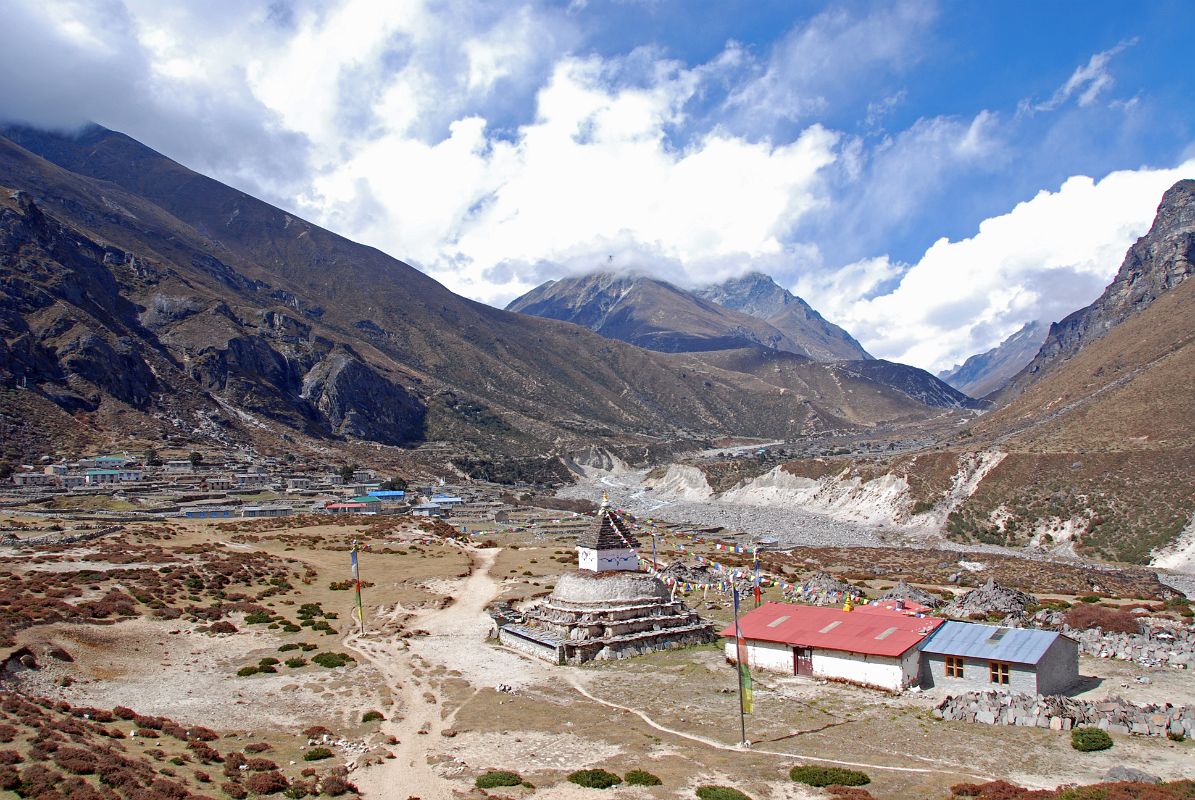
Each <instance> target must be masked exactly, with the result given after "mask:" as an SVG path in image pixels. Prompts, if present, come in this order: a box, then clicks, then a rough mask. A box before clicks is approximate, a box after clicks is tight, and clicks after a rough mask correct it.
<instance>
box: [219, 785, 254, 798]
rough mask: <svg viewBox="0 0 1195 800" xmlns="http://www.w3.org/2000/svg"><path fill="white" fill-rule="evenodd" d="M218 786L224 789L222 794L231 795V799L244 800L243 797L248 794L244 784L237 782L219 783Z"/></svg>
mask: <svg viewBox="0 0 1195 800" xmlns="http://www.w3.org/2000/svg"><path fill="white" fill-rule="evenodd" d="M220 788H221V789H222V790H223V791H224V794H226V795H228V796H229V797H231V798H232V800H245V798H246V797H248V796H249V792H247V791H246V790H245V787H244V786H241V785H240V784H239V783H233V782H232V781H229V782H228V783H222V784H220Z"/></svg>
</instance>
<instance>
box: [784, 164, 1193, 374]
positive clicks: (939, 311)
mask: <svg viewBox="0 0 1195 800" xmlns="http://www.w3.org/2000/svg"><path fill="white" fill-rule="evenodd" d="M1192 174H1195V159H1193V160H1190V161H1187V162H1186V163H1184V164H1182V165H1180V166H1178V167H1176V168H1174V169H1140V170H1135V171H1120V172H1113V173H1111V174H1109V175H1108V176H1106V177H1105V178H1103V179H1102V180H1100V181H1098V182H1096V181H1093V180H1092V179H1091V178H1088V177H1084V176H1075V177H1072V178H1070V179H1068V180H1067V181H1066V182H1065V183H1063V184H1062V186H1061V188H1059V190H1058V191H1056V192H1049V191H1042V192H1040V193H1039V194H1038V195H1037V196H1036V197H1034V198H1033V199H1032V200H1028V201H1026V202H1023V203H1020V204H1018V205H1017V206H1016V207H1015V208H1013V209H1012V210H1011V211H1009V212H1008V213H1007V214H1003V215H1001V216H998V217H992V218H990V219H987V220H984V221H983V222H982V223H980V225H979V230H978V232H977V233H976V234H975V235H974V236H972V237H970V238H968V239H963V240H961V241H957V242H951V241H949V240H947V239H940V240H939V241H937V242H935V243H934V244H933V246H931V247H930V248H929V249H928V250H927V251H926V252H925V254H924V255H923V256H922V257H921V259H920V260H919V261H918V262H917V263H916V264H914V265H912V266H909V267H905V266H904V265H898V264H893V263H891V262H890V260H889V259H887V258H886V257H883V258H878V259H868V260H866V261H860V262H858V263H855V264H851V265H848V266H847V267H845V268H843V269H841V270H838V271H836V272H823V273H821V274H814V275H807V276H805V277H804V278H802V279H801V280H800V281H799V282H798V284H797V286H796V288H795V291H797V292H798V293H800V294H802V296H804V297H805V298H806V299H808V300H809V301H810V302H811V303H812V304H813V305H814V306H815V307H816V308H818V309H819V310H821V311H822V312H823V313H824V314H825V315H826V316H827V317H828V318H830V319H833V320H834V321H835V322H838V323H839V324H842V325H844V326H845V327H846V328H847V329H848V330H850V331H851V332H852V333H853V334H854V335H855V337H856V338H857V339H859V340H860V342H861V343H862V344H863V346H864V347H866V348H867V349H868V350H869V351H870V352H871V353H873V354H874V355H877V356H879V357H882V358H888V359H892V360H896V361H902V362H904V363H907V364H913V365H915V366H919V367H924V368H925V369H929V370H931V371H935V372H936V371H939V370H941V369H945V368H947V367H950V366H952V365H954V364H956V363H959V362H960V361H962V360H964V359H965V358H966V357H967V356H970V355H972V354H974V353H977V352H982V351H984V350H987V349H989V348H991V347H994V346H995V345H996V344H998V343H999V342H1000V341H1002V340H1003V339H1004V338H1006V337H1007V336H1009V335H1011V334H1012V333H1014V332H1015V331H1016V330H1018V329H1019V328H1020V327H1021V326H1022V325H1023V324H1024V323H1025V322H1028V321H1030V320H1035V319H1040V320H1046V321H1057V320H1059V319H1061V318H1062V317H1063V316H1065V315H1066V314H1068V313H1070V312H1071V311H1074V310H1075V309H1078V308H1081V307H1082V306H1085V305H1087V304H1088V303H1090V302H1091V301H1092V300H1094V299H1095V298H1096V297H1097V296H1098V295H1099V293H1100V292H1101V291H1102V290H1103V287H1104V286H1106V285H1107V284H1108V283H1109V282H1110V281H1111V279H1112V277H1113V276H1114V275H1115V274H1116V270H1117V268H1118V267H1119V265H1120V263H1121V261H1122V260H1123V259H1124V254H1125V251H1126V250H1127V249H1128V247H1129V246H1130V245H1131V244H1132V243H1133V242H1134V241H1135V240H1136V239H1137V237H1139V236H1141V235H1143V234H1144V233H1145V232H1146V231H1147V230H1148V229H1149V226H1150V223H1151V222H1152V221H1153V217H1154V212H1155V209H1156V208H1157V204H1158V201H1159V199H1160V198H1161V196H1162V193H1163V192H1164V191H1165V190H1166V189H1168V188H1169V187H1170V186H1171V185H1172V184H1173V183H1174V182H1176V181H1178V180H1179V179H1181V178H1185V177H1190V176H1191V175H1192ZM901 272H903V275H902V276H901V278H900V280H899V283H898V284H897V285H896V286H895V287H889V288H884V282H885V281H891V280H892V279H893V278H894V277H895V276H896V275H898V274H900V273H901ZM877 290H880V293H879V294H878V295H875V296H871V295H873V294H875V292H876V291H877Z"/></svg>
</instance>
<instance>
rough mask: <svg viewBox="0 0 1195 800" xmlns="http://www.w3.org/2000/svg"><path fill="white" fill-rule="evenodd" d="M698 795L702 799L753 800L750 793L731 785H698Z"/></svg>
mask: <svg viewBox="0 0 1195 800" xmlns="http://www.w3.org/2000/svg"><path fill="white" fill-rule="evenodd" d="M697 796H698V797H699V798H701V800H751V798H750V797H749V796H748V795H745V794H743V793H742V792H740V791H739V790H738V789H732V788H730V787H729V786H698V787H697Z"/></svg>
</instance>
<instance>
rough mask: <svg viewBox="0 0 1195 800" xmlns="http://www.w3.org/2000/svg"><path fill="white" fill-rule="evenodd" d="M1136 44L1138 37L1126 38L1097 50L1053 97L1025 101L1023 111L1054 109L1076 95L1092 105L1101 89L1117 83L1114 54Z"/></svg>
mask: <svg viewBox="0 0 1195 800" xmlns="http://www.w3.org/2000/svg"><path fill="white" fill-rule="evenodd" d="M1135 44H1137V40H1136V39H1126V40H1124V41H1122V42H1119V43H1118V44H1117V45H1116V46H1115V47H1111V48H1109V49H1107V50H1102V51H1100V52H1098V53H1096V54H1095V55H1093V56H1092V57H1091V58H1090V59H1088V61H1087V63H1086V64H1083V65H1081V66H1078V67H1076V68H1075V71H1074V72H1072V73H1071V76H1070V77H1069V78H1067V81H1066V83H1064V84H1062V86H1059V87H1058V89H1057V90H1056V91H1055V92H1054V94H1053V95H1052V96H1051V97H1050V99H1049V100H1046V101H1044V102H1041V103H1030V102H1029V101H1025V102H1023V103H1022V104H1021V111H1022V112H1025V111H1053V110H1054V109H1056V108H1058V107H1059V106H1061V105H1062V104H1063V103H1065V102H1066V101H1067V100H1070V99H1071V98H1072V97H1075V96H1077V97H1078V99H1077V100H1076V101H1075V102H1076V103H1077V104H1078V105H1079V106H1080V107H1086V106H1089V105H1091V104H1092V103H1094V102H1095V101H1096V99H1097V98H1098V97H1099V96H1100V93H1102V92H1103V91H1104V90H1105V89H1110V88H1111V87H1112V84H1113V83H1115V81H1114V80H1113V78H1112V73H1111V72H1110V71H1109V69H1108V63H1109V62H1110V61H1111V60H1112V57H1113V56H1116V55H1119V54H1120V53H1123V52H1124V51H1125V50H1126V49H1128V48H1130V47H1132V46H1133V45H1135Z"/></svg>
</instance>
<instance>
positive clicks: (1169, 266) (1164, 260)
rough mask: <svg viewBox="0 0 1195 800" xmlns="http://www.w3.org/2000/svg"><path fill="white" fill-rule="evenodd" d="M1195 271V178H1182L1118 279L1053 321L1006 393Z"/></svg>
mask: <svg viewBox="0 0 1195 800" xmlns="http://www.w3.org/2000/svg"><path fill="white" fill-rule="evenodd" d="M1192 273H1195V180H1182V181H1179V182H1178V183H1176V184H1175V185H1174V186H1172V187H1170V189H1168V190H1167V191H1166V193H1165V194H1164V195H1163V196H1162V202H1161V204H1160V205H1159V206H1158V213H1157V216H1156V217H1155V218H1154V223H1153V226H1152V227H1151V228H1150V229H1149V232H1148V233H1147V234H1145V236H1142V237H1141V238H1140V239H1138V240H1137V242H1136V244H1134V245H1133V246H1132V247H1130V248H1129V251H1128V253H1127V254H1125V257H1124V261H1123V262H1122V263H1121V265H1120V269H1119V270H1118V271H1117V273H1116V277H1115V278H1114V279H1113V281H1112V283H1110V284H1108V286H1107V288H1105V289H1104V292H1103V294H1101V295H1100V296H1099V298H1098V299H1096V301H1095V302H1094V303H1092V304H1091V305H1089V306H1087V307H1086V308H1082V309H1079V310H1078V311H1076V312H1075V313H1073V314H1071V315H1069V316H1067V317H1066V318H1065V319H1063V320H1062V321H1061V322H1057V323H1054V324H1053V325H1051V326H1050V332H1049V334H1048V335H1047V337H1046V341H1045V343H1044V344H1042V347H1041V351H1040V352H1039V353H1038V354H1037V356H1036V357H1035V358H1034V359H1033V361H1031V362H1030V363H1029V365H1028V366H1027V367H1025V369H1024V370H1022V371H1021V372H1020V373H1019V374H1018V375H1017V376H1016V377H1015V378H1014V379H1013V380H1012V381H1011V383H1010V384H1009V387H1008V391H1007V392H1002V393H1001V397H1002V398H1008V397H1012V396H1015V395H1016V394H1017V393H1019V392H1021V391H1023V390H1024V389H1025V388H1026V387H1027V386H1029V385H1030V384H1032V383H1034V382H1036V381H1037V380H1039V379H1041V378H1042V377H1043V376H1044V375H1046V374H1048V373H1050V372H1051V371H1053V370H1054V369H1056V368H1057V367H1058V365H1059V364H1060V363H1062V362H1065V361H1067V360H1068V359H1070V358H1071V357H1073V356H1074V355H1075V354H1076V353H1077V352H1078V351H1079V349H1080V348H1082V347H1083V346H1084V345H1086V344H1088V343H1090V342H1092V341H1094V340H1096V339H1098V338H1100V337H1101V336H1103V335H1104V334H1106V333H1107V332H1108V331H1109V330H1110V329H1112V328H1114V327H1115V326H1117V325H1119V324H1120V323H1122V322H1124V321H1125V320H1126V319H1128V318H1129V317H1130V316H1132V315H1133V314H1136V313H1138V312H1140V311H1141V310H1142V309H1144V308H1146V307H1148V306H1149V305H1150V304H1151V303H1153V302H1154V301H1155V300H1157V299H1158V297H1159V296H1161V295H1162V294H1164V293H1165V292H1168V291H1171V290H1173V289H1174V288H1175V287H1176V286H1178V285H1179V284H1181V283H1183V282H1184V281H1186V280H1187V279H1188V278H1189V277H1191V275H1192Z"/></svg>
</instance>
